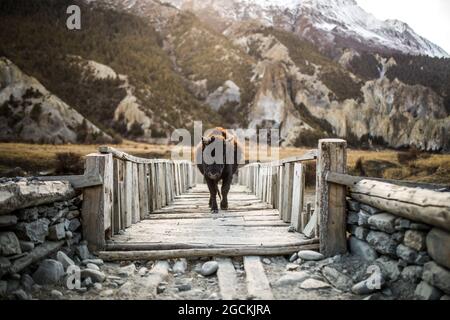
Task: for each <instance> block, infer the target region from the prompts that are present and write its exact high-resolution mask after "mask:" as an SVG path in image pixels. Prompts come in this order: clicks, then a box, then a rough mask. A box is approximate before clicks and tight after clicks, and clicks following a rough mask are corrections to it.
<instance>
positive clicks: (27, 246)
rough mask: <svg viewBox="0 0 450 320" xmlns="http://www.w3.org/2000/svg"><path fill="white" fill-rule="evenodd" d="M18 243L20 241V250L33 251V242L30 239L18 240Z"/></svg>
mask: <svg viewBox="0 0 450 320" xmlns="http://www.w3.org/2000/svg"><path fill="white" fill-rule="evenodd" d="M19 243H20V249H21V250H22V252H30V251H33V249H34V243H33V242H31V241H23V240H19Z"/></svg>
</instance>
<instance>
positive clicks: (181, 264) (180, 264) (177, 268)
mask: <svg viewBox="0 0 450 320" xmlns="http://www.w3.org/2000/svg"><path fill="white" fill-rule="evenodd" d="M186 270H187V261H186V259H180V260H178V261H176V262H175V263H174V265H173V268H172V271H173V273H175V274H185V273H186Z"/></svg>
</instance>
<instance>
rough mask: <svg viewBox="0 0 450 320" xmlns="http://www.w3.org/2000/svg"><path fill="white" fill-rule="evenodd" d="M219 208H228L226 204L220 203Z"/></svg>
mask: <svg viewBox="0 0 450 320" xmlns="http://www.w3.org/2000/svg"><path fill="white" fill-rule="evenodd" d="M220 209H222V210H228V204H220Z"/></svg>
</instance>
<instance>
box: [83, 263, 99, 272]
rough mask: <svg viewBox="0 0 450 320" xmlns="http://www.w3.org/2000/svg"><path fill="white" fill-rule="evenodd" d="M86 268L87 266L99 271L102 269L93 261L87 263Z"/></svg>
mask: <svg viewBox="0 0 450 320" xmlns="http://www.w3.org/2000/svg"><path fill="white" fill-rule="evenodd" d="M86 268H87V269H91V270H97V271H100V268H99V267H98V266H97V265H96V264H93V263H88V264H87V265H86Z"/></svg>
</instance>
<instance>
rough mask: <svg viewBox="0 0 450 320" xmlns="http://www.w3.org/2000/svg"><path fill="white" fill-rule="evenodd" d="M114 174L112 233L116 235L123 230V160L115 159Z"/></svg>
mask: <svg viewBox="0 0 450 320" xmlns="http://www.w3.org/2000/svg"><path fill="white" fill-rule="evenodd" d="M113 161H114V172H113V174H114V176H113V190H114V196H113V198H114V204H113V214H112V234H113V235H115V234H117V233H118V232H119V231H120V230H121V224H122V221H121V207H120V205H121V200H120V199H121V194H120V191H121V190H120V188H121V185H120V182H121V181H120V178H121V173H120V170H121V165H120V162H121V160H119V159H114V160H113Z"/></svg>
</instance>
